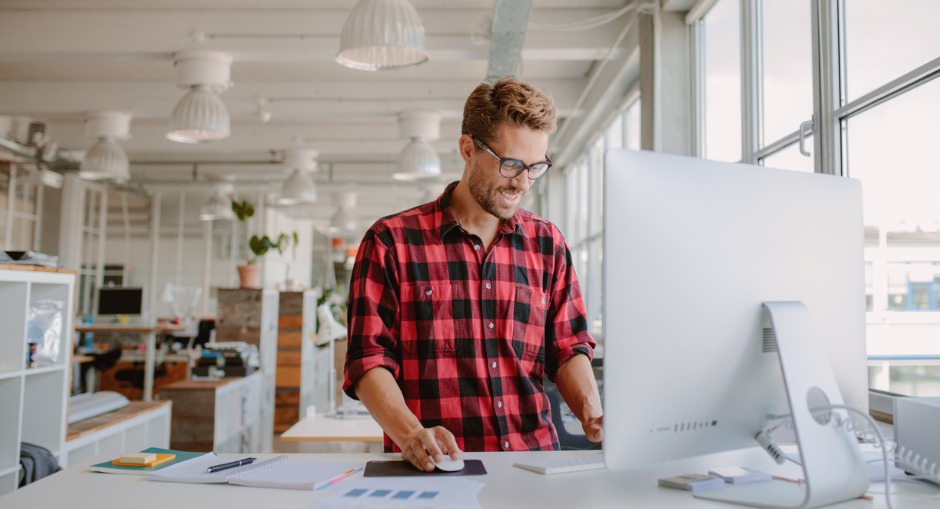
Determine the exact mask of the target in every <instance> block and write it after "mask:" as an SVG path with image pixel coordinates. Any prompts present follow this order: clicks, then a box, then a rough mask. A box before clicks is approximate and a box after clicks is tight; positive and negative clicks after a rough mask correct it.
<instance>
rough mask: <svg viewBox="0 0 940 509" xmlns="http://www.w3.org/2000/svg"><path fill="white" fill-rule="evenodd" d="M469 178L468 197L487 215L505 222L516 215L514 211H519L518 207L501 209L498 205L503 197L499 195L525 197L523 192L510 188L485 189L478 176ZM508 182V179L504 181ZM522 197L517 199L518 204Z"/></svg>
mask: <svg viewBox="0 0 940 509" xmlns="http://www.w3.org/2000/svg"><path fill="white" fill-rule="evenodd" d="M476 175H477V176H471V177H470V180H469V182H468V187H469V189H470V195H471V196H473V199H475V200H476V201H477V203H478V204H480V207H482V208H483V210H485V211H486V212H488V213H489V214H492V215H494V216H496V217H498V218H499V219H502V220H504V221H505V220H507V219H510V218H511V217H513V216H514V215H516V210H518V209H519V206H518V205H516V206H511V207H503V206H501V205H500V203H499V202H500V201H501V200H502V198H503V196H502V195H501V194H500V192H501V191H503V192H506V193H508V194H520V195H522V196H524V195H525V191H523V190H516V189H515V188H513V187H512V186H502V187H497V188H487V186H486V183H485V182H484V181H483V178H482V177H480V176H478V175H479V174H476ZM506 181H507V182H509V179H506ZM522 196H520V197H519V199H520V203H521V200H522Z"/></svg>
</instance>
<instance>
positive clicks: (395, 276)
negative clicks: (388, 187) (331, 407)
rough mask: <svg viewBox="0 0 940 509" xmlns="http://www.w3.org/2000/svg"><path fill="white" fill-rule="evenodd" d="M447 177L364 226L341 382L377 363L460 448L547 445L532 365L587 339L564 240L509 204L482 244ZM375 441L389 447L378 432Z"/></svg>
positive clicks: (537, 372) (550, 445)
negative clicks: (509, 214)
mask: <svg viewBox="0 0 940 509" xmlns="http://www.w3.org/2000/svg"><path fill="white" fill-rule="evenodd" d="M455 186H456V184H451V185H450V186H449V187H448V188H447V189H446V190H445V191H444V193H443V194H442V195H441V196H440V198H438V199H437V201H435V202H431V203H427V204H425V205H421V206H420V207H416V208H413V209H410V210H407V211H404V212H401V213H399V214H396V215H394V216H389V217H386V218H384V219H380V220H379V221H377V222H376V223H375V224H374V225H373V226H372V228H370V229H369V231H368V232H366V235H365V237H364V239H363V241H362V243H361V244H360V246H359V254H358V256H357V258H356V265H355V267H354V268H353V273H352V281H351V284H350V286H349V308H348V323H349V348H348V353H347V355H346V369H345V383H344V384H343V389H344V390H345V391H346V394H348V395H349V396H350V397H353V398H355V397H356V395H355V392H354V390H353V388H354V387H355V385H356V382H357V381H359V378H360V377H362V375H363V374H364V373H365V372H366V371H368V370H369V369H372V368H375V367H382V368H385V369H388V370H389V371H390V372H391V373H392V375H393V376H394V377H395V379H396V380H397V381H398V385H399V387H400V388H401V390H402V393H403V394H404V396H405V402H406V404H407V405H408V409H409V410H411V411H412V412H413V413H414V414H415V416H417V418H418V419H419V420H420V421H421V423H422V424H423V425H424V426H425V427H432V426H443V427H445V428H447V429H448V430H450V431H451V432H452V433H453V434H454V436H455V437H456V439H457V445H458V446H459V447H460V448H461V450H464V451H500V450H553V449H558V448H559V446H558V435H557V433H556V432H555V428H554V426H553V425H552V421H551V411H550V408H549V402H548V398H547V397H546V395H545V391H544V389H543V382H542V380H543V377H544V375H545V374H548V376H549V378H550V379H552V380H554V377H555V373H556V371H557V369H558V366H560V365H561V364H563V363H564V362H565V361H567V360H568V359H570V358H571V357H572V356H574V355H575V354H579V353H581V354H585V355H587V356H588V357H589V358H591V357H592V356H593V353H594V345H595V341H594V339H593V338H592V337H591V336H590V334H589V333H588V332H587V320H586V318H585V315H586V313H585V310H584V301H583V300H582V299H581V291H580V288H579V286H578V280H577V277H576V276H575V273H574V267H573V266H572V261H571V254H570V252H569V251H568V246H567V244H566V243H565V240H564V238H563V237H562V235H561V233H560V232H559V231H558V229H557V228H555V226H554V225H552V224H551V223H549V222H548V221H545V220H544V219H542V218H540V217H537V216H535V215H533V214H530V213H529V212H526V211H524V210H521V209H520V210H519V211H518V212H517V213H516V215H515V217H513V218H512V219H510V220H509V221H504V222H503V225H502V228H501V230H500V232H499V233H498V235H497V237H496V241H495V242H494V244H493V247H492V249H491V250H490V252H489V253H487V252H486V249H484V246H482V242H481V240H480V238H479V237H477V236H476V235H472V234H470V233H468V232H466V231H465V230H464V229H463V228H461V227H460V224H459V223H458V222H457V217H456V216H455V215H454V210H453V208H452V207H451V205H450V196H451V191H453V189H454V187H455ZM385 450H386V451H387V452H397V451H398V448H397V446H395V444H394V443H393V442H392V441H391V439H390V438H389V437H388V435H385Z"/></svg>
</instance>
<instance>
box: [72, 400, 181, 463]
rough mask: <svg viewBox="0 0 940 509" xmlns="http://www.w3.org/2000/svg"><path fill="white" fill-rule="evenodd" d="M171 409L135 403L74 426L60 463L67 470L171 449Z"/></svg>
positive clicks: (164, 404) (166, 404)
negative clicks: (95, 460)
mask: <svg viewBox="0 0 940 509" xmlns="http://www.w3.org/2000/svg"><path fill="white" fill-rule="evenodd" d="M171 410H172V402H170V401H152V402H146V401H132V402H131V403H130V404H129V405H128V406H126V407H124V408H122V409H119V410H115V411H113V412H109V413H107V414H103V415H100V416H97V417H93V418H91V419H88V420H85V421H81V422H78V423H75V424H73V425H71V426H69V428H68V436H67V437H66V442H65V453H64V454H63V455H62V456H61V457H60V459H59V464H60V465H61V466H62V467H63V468H65V467H67V466H69V465H74V464H76V463H80V462H82V461H87V460H90V459H92V458H95V457H97V456H114V457H117V456H120V455H121V454H124V453H126V452H136V451H142V450H144V449H146V448H148V447H162V448H164V449H166V448H169V446H170V411H171Z"/></svg>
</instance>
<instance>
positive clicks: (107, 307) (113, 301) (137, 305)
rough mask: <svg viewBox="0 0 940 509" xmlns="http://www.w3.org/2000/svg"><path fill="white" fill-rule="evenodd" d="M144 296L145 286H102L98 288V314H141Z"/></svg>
mask: <svg viewBox="0 0 940 509" xmlns="http://www.w3.org/2000/svg"><path fill="white" fill-rule="evenodd" d="M143 297H144V290H143V288H102V289H100V290H98V314H99V315H139V314H141V312H142V309H143Z"/></svg>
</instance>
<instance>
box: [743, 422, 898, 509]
mask: <svg viewBox="0 0 940 509" xmlns="http://www.w3.org/2000/svg"><path fill="white" fill-rule="evenodd" d="M831 410H846V411H849V412H852V413H855V414H857V415H861V416H862V417H863V418H864V419H865V420H866V421H867V422H868V426H869V427H870V428H871V429H873V430H874V431H875V438H876V440H868V441H869V442H873V443H874V444H875V447H876V448H879V449H881V454H882V460H881V461H884V483H885V505H886V506H887V507H888V509H894V506H893V505H892V504H891V475H890V471H889V470H890V467H889V465H888V449H889V446H888V444H889V442H888V441H887V440H885V437H884V435H883V434H882V433H881V429H880V428H879V427H878V424H877V423H876V422H875V420H874V419H872V418H871V416H870V415H868V414H866V413H865V412H862V411H861V410H859V409H857V408H855V407H850V406H848V405H827V406H824V407H818V408H811V409H810V413H811V414H816V413H829V412H830V411H831ZM792 417H793V415H792V414H784V415H767V416H765V417H764V418H765V419H769V420H781V422H779V423H777V424H775V425H774V426H773V427H771V428H769V429H765V430H761V431H760V432H759V433H758V434H757V435H756V436H755V437H754V438H755V439H757V441H758V443H759V444H760V445H761V447H763V448H764V450H766V451H768V453H770V454H771V456H772V457H773V458H774V459H775V460H777V456H776V455H774V453H773V452H771V451H772V449H773V448H776V449H779V447H777V445H776V443H773V441H772V440H773V437H771V435H770V432H771V431H773V430H775V429H777V428H779V427H780V426H782V425H784V424H785V423H786V422H788V421H787V420H789V419H792ZM832 417H833V418H832V422H833V423H834V425H835V427H837V428H843V429H844V430H845V431H847V432H850V433H852V432H854V433H856V435H858V434H859V433H858V432H856V431H855V423H854V422H853V421H852V420H851V419H846V420H844V421H843V420H842V419H843V418H842V417H841V416H840V415H839V414H833V415H832ZM865 436H868V437H870V436H871V435H870V434H868V435H865ZM785 459H787V460H789V461H792V462H793V463H796V464H797V465H801V466H802V463H801V462H799V461H797V460H795V459H793V458H790V457H789V456H786V457H785ZM777 462H778V463H780V461H779V460H778V461H777Z"/></svg>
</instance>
